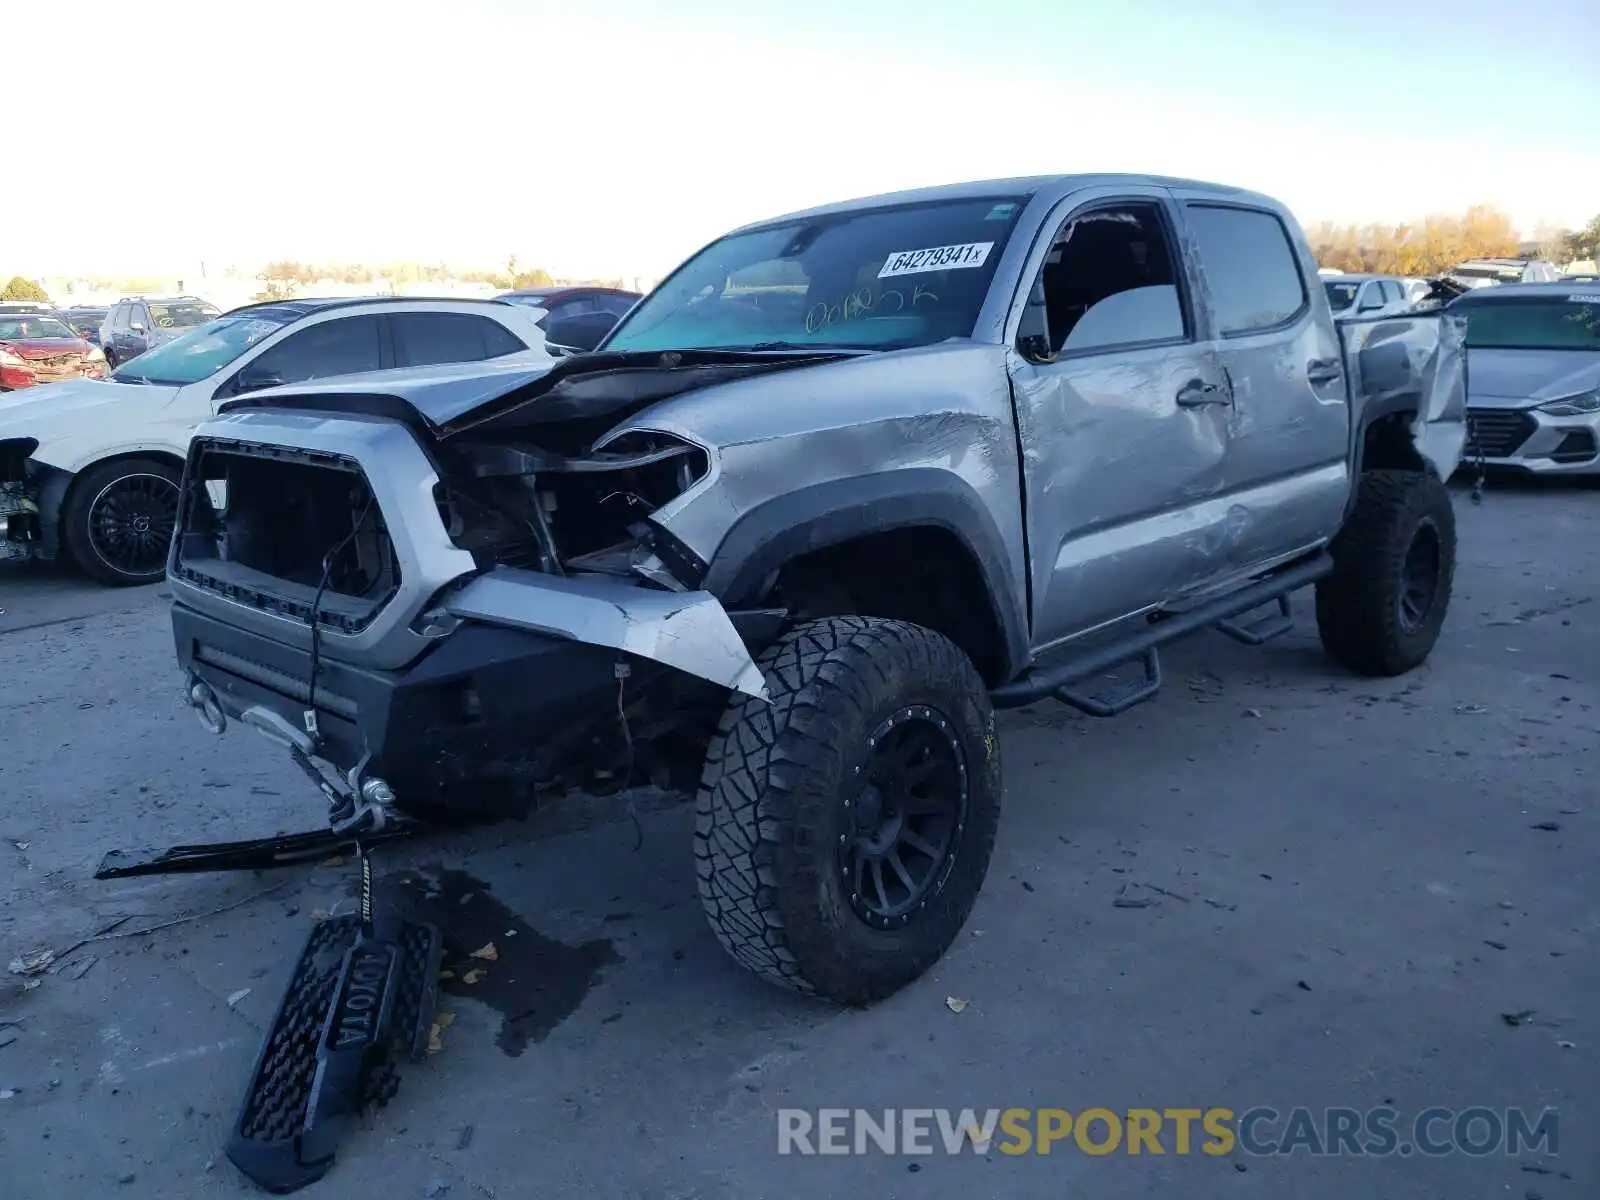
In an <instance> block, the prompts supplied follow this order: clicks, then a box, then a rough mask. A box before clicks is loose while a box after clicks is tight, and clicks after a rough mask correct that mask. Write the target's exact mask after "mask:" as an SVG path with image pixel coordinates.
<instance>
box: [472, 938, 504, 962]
mask: <svg viewBox="0 0 1600 1200" xmlns="http://www.w3.org/2000/svg"><path fill="white" fill-rule="evenodd" d="M467 957H468V958H481V959H483V960H484V961H485V962H494V961H496V960H497V959H499V957H500V951H498V950H496V949H495V948H494V943H493V942H488V943H486V944H485V945H482V946H479V947H478V948H477V949H476V950H474V951H473V952H472V953H471V954H469V955H467Z"/></svg>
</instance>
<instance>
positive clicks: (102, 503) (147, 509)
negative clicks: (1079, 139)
mask: <svg viewBox="0 0 1600 1200" xmlns="http://www.w3.org/2000/svg"><path fill="white" fill-rule="evenodd" d="M182 478H183V473H182V472H181V471H180V470H178V469H177V468H175V467H173V466H171V465H169V464H168V463H165V462H162V461H161V460H160V459H154V458H125V459H121V460H119V461H117V462H109V463H101V464H100V465H98V466H94V467H90V468H89V469H88V470H87V471H84V472H83V473H82V474H81V475H79V476H78V478H77V479H75V480H74V481H73V484H72V490H71V492H70V493H69V494H68V496H67V504H66V510H65V513H64V519H63V523H62V533H63V540H64V542H65V544H66V548H67V553H68V554H70V555H71V556H72V559H73V561H74V562H76V563H77V564H78V566H79V567H80V568H82V570H83V571H84V573H85V574H87V575H89V576H90V577H91V578H92V579H94V580H96V581H97V582H99V583H103V584H106V585H107V586H109V587H137V586H139V585H141V584H149V583H157V582H159V581H160V580H161V579H162V578H164V577H165V575H166V571H167V551H168V549H169V548H170V547H171V545H172V535H173V531H174V530H175V529H176V528H177V523H178V486H179V483H180V482H181V480H182Z"/></svg>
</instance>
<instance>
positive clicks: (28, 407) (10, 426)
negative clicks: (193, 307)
mask: <svg viewBox="0 0 1600 1200" xmlns="http://www.w3.org/2000/svg"><path fill="white" fill-rule="evenodd" d="M177 390H178V389H177V388H173V387H161V386H158V385H153V384H137V383H113V382H110V381H108V380H99V379H73V380H68V381H66V382H64V383H52V384H49V385H47V386H45V387H39V388H26V389H24V390H22V391H17V392H4V393H0V439H3V438H14V437H25V438H35V439H37V440H38V442H39V450H38V452H37V453H36V454H35V457H36V458H39V459H41V460H43V461H45V462H49V461H50V459H49V452H50V442H51V439H52V438H55V437H59V436H61V435H63V434H66V433H69V432H73V433H76V432H81V431H82V428H83V426H84V423H85V422H88V421H93V420H94V415H93V414H94V413H95V412H96V411H97V410H100V409H103V408H105V407H106V406H107V405H112V404H115V405H124V406H125V405H133V404H140V405H146V406H150V407H160V406H163V405H165V404H166V403H167V401H169V400H171V399H172V397H173V396H174V395H175V394H176V393H177Z"/></svg>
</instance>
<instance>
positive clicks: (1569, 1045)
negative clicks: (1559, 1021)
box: [1556, 1041, 1578, 1050]
mask: <svg viewBox="0 0 1600 1200" xmlns="http://www.w3.org/2000/svg"><path fill="white" fill-rule="evenodd" d="M1556 1045H1558V1046H1560V1047H1561V1048H1562V1049H1563V1050H1576V1049H1577V1048H1578V1043H1577V1042H1566V1041H1558V1042H1556Z"/></svg>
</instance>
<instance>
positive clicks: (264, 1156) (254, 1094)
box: [227, 915, 443, 1196]
mask: <svg viewBox="0 0 1600 1200" xmlns="http://www.w3.org/2000/svg"><path fill="white" fill-rule="evenodd" d="M442 956H443V941H442V939H441V937H440V935H439V930H438V929H437V928H436V927H435V926H433V925H425V924H419V923H416V922H411V921H405V920H400V919H396V918H391V919H389V920H386V921H383V922H381V923H380V925H379V927H378V929H377V930H376V931H375V932H374V934H373V935H371V936H367V935H364V934H363V933H362V932H361V920H360V917H359V916H356V915H351V916H347V917H333V918H330V919H328V920H326V921H320V922H318V923H317V924H316V925H315V926H314V927H313V928H312V930H311V933H310V935H309V936H308V937H307V939H306V943H305V947H304V948H303V949H302V950H301V952H300V956H299V958H298V959H297V960H296V962H295V967H294V971H293V972H292V973H291V975H290V977H289V982H288V984H287V986H286V987H285V988H284V992H283V998H282V999H281V1000H280V1001H279V1003H278V1009H277V1013H276V1015H275V1016H274V1018H273V1021H272V1025H271V1026H270V1027H269V1028H268V1030H267V1035H266V1037H265V1038H264V1039H262V1043H261V1051H260V1053H259V1054H258V1055H257V1056H256V1063H255V1067H254V1068H253V1069H252V1070H251V1072H250V1082H249V1085H248V1086H247V1088H246V1090H245V1096H244V1100H243V1102H242V1103H241V1104H240V1107H239V1115H238V1117H237V1119H236V1120H235V1121H234V1126H233V1131H232V1135H231V1136H230V1137H229V1139H228V1146H227V1154H228V1158H229V1160H230V1161H232V1163H233V1165H234V1166H236V1167H238V1168H239V1170H240V1171H242V1172H243V1173H244V1174H245V1176H247V1177H248V1178H249V1179H250V1180H251V1181H252V1182H253V1183H255V1184H257V1185H258V1186H259V1187H261V1188H263V1189H265V1190H266V1191H268V1192H272V1193H273V1194H275V1195H280V1196H281V1195H286V1194H288V1193H290V1192H295V1191H299V1190H300V1189H301V1188H303V1187H306V1186H308V1185H310V1184H312V1183H315V1182H316V1181H317V1180H319V1179H321V1178H322V1177H323V1176H324V1175H326V1174H327V1173H328V1171H329V1170H330V1169H331V1168H332V1166H333V1163H334V1157H335V1154H336V1152H337V1150H338V1145H339V1141H340V1138H341V1136H342V1135H343V1133H344V1131H345V1128H346V1127H347V1125H348V1124H349V1121H350V1119H351V1118H352V1117H354V1116H356V1115H358V1114H359V1113H361V1112H362V1111H363V1110H365V1109H367V1108H370V1107H375V1106H381V1105H382V1104H384V1103H386V1102H387V1101H388V1100H389V1099H390V1098H392V1096H393V1095H394V1091H395V1088H396V1087H397V1086H398V1084H399V1079H398V1076H396V1075H395V1074H394V1071H393V1064H394V1061H395V1060H396V1059H406V1058H409V1059H411V1060H413V1061H416V1060H419V1059H421V1058H422V1057H423V1056H424V1055H425V1054H426V1053H427V1047H428V1033H429V1030H430V1028H431V1025H432V1022H433V1017H434V1009H435V1008H436V1006H437V1003H438V981H439V963H440V960H441V958H442Z"/></svg>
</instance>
